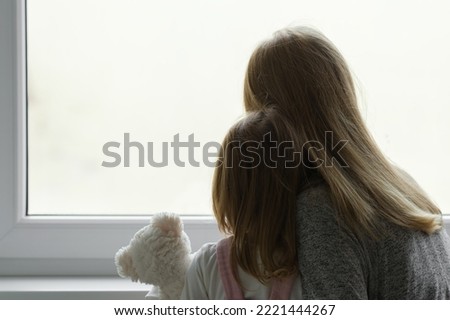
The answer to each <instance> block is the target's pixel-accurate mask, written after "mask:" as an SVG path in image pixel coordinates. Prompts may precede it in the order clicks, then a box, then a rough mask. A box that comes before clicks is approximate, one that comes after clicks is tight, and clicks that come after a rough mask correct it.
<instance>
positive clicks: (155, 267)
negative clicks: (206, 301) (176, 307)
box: [115, 213, 193, 299]
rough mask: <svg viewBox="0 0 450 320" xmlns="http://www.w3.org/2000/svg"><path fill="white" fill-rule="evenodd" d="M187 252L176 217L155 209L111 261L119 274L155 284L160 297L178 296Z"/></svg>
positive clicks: (189, 257) (186, 241)
mask: <svg viewBox="0 0 450 320" xmlns="http://www.w3.org/2000/svg"><path fill="white" fill-rule="evenodd" d="M190 253H191V243H190V240H189V237H188V236H187V235H186V233H185V232H184V231H183V223H182V222H181V219H180V217H179V216H177V215H176V214H172V213H159V214H157V215H155V216H154V217H153V219H152V220H151V221H150V224H149V225H148V226H146V227H144V228H142V229H141V230H139V231H138V232H136V234H135V235H134V237H133V238H132V239H131V241H130V244H129V245H128V246H126V247H123V248H121V249H120V250H119V251H118V252H117V253H116V256H115V263H116V266H117V272H118V273H119V275H120V276H121V277H123V278H127V277H130V278H131V280H132V281H135V282H136V281H139V282H142V283H147V284H151V285H154V286H157V287H158V288H159V294H158V297H159V298H160V299H179V298H180V295H181V291H182V290H183V286H184V279H185V276H186V271H187V269H188V268H189V265H190V264H191V262H192V257H193V254H190ZM149 294H150V295H155V292H154V291H153V292H151V293H149Z"/></svg>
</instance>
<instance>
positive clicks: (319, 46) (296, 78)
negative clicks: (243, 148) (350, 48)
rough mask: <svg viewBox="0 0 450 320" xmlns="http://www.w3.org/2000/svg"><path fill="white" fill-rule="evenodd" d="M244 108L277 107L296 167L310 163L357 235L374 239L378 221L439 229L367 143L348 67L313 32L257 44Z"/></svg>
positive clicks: (430, 209) (421, 199) (421, 196)
mask: <svg viewBox="0 0 450 320" xmlns="http://www.w3.org/2000/svg"><path fill="white" fill-rule="evenodd" d="M244 103H245V107H246V110H247V111H255V110H264V109H265V108H267V107H268V106H276V107H277V108H278V109H279V110H280V112H282V113H283V114H284V115H285V116H286V118H287V119H289V122H290V123H291V126H292V127H293V128H294V131H295V132H294V133H293V138H292V139H293V140H294V141H295V146H296V150H297V151H301V152H302V153H303V157H304V159H303V160H304V161H303V164H305V163H313V164H315V167H314V170H315V171H317V172H318V173H319V174H320V175H321V176H322V177H323V179H324V180H325V181H326V183H327V184H328V185H329V187H330V189H331V195H332V199H333V201H334V203H335V205H336V207H337V211H338V214H339V218H340V219H341V220H343V221H345V222H346V225H347V226H348V227H349V228H350V229H352V230H353V231H355V232H356V233H358V234H362V235H364V234H369V235H371V236H374V237H376V236H377V234H379V233H380V231H381V230H380V224H379V223H378V221H379V219H380V218H384V219H387V220H388V221H390V222H393V223H395V224H397V225H400V226H403V227H407V228H412V229H418V230H422V231H425V232H428V233H431V232H434V231H436V230H438V229H439V228H440V225H441V219H440V215H436V214H438V213H440V211H439V209H438V208H437V207H436V205H435V204H434V203H433V202H432V201H430V200H429V199H428V197H427V195H426V194H425V193H424V192H423V190H421V189H420V187H418V186H417V185H416V184H415V183H412V182H411V181H410V179H409V178H407V177H405V176H404V175H403V174H402V173H400V172H399V170H397V169H396V168H395V167H394V166H393V165H392V164H391V163H390V162H389V161H388V160H387V159H386V158H385V156H384V155H383V154H382V152H381V151H380V149H379V148H378V146H377V145H376V143H375V141H374V140H373V138H372V137H371V135H370V133H369V132H368V130H367V128H366V125H365V123H364V121H363V119H362V117H361V114H360V111H359V108H358V104H357V98H356V94H355V89H354V84H353V81H352V77H351V73H350V71H349V68H348V66H347V64H346V62H345V60H344V58H343V57H342V55H341V54H340V52H339V51H338V50H337V49H336V47H335V46H334V45H333V44H332V43H331V41H330V40H328V39H327V38H326V37H325V36H324V35H322V34H321V33H320V32H318V31H316V30H313V29H311V28H307V27H296V28H288V29H283V30H281V31H278V32H276V33H275V34H274V35H273V37H272V38H270V39H268V40H266V41H264V42H262V43H261V44H260V45H259V46H258V47H257V48H256V50H255V51H254V53H253V55H252V56H251V58H250V61H249V64H248V68H247V73H246V77H245V83H244ZM337 147H339V148H337ZM306 155H307V157H308V159H305V156H306ZM306 160H308V161H309V162H308V161H306Z"/></svg>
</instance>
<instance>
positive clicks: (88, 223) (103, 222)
mask: <svg viewBox="0 0 450 320" xmlns="http://www.w3.org/2000/svg"><path fill="white" fill-rule="evenodd" d="M25 6H26V1H25V0H4V1H1V2H0V152H1V157H0V275H19V276H21V275H67V276H72V275H81V276H82V275H115V274H116V269H115V266H114V254H115V252H116V251H117V250H118V249H119V248H120V247H122V246H125V245H127V244H128V242H129V241H130V239H131V237H132V236H133V234H134V233H135V232H136V231H137V230H138V229H140V228H142V227H143V226H145V225H147V224H148V221H149V219H150V217H142V216H136V217H100V216H93V217H85V216H83V217H82V216H80V217H76V216H70V217H64V216H47V217H42V216H27V197H26V189H27V176H26V170H27V150H26V146H27V141H26V94H27V93H26V32H25V31H26V17H25ZM183 221H184V225H185V231H186V233H187V234H188V235H189V237H190V239H191V244H192V248H193V249H194V250H196V249H197V248H199V247H200V246H201V245H202V244H203V243H206V242H208V241H216V240H217V239H219V238H220V233H219V231H218V229H217V224H216V222H215V220H214V218H213V217H212V216H211V217H208V216H204V217H184V218H183Z"/></svg>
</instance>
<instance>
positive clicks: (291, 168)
mask: <svg viewBox="0 0 450 320" xmlns="http://www.w3.org/2000/svg"><path fill="white" fill-rule="evenodd" d="M291 133H292V129H291V128H290V126H289V124H288V121H286V119H285V117H284V116H283V115H282V114H280V113H279V112H278V111H277V110H276V109H273V108H267V109H265V110H260V111H256V112H250V113H248V114H247V115H246V116H245V117H244V118H243V119H242V120H241V121H239V122H238V123H237V124H236V125H234V126H233V127H232V128H231V129H230V130H229V132H228V134H227V135H226V137H225V139H224V141H223V144H222V150H221V152H220V154H219V158H218V163H217V167H216V171H215V175H214V182H213V209H214V213H215V216H216V219H217V221H218V224H219V227H220V228H221V229H222V230H223V231H225V232H227V233H230V234H232V235H233V242H232V261H233V263H234V266H235V267H236V266H237V265H239V266H240V267H241V268H243V269H244V270H245V271H247V272H249V273H250V274H252V275H254V276H255V277H256V278H258V279H259V280H260V281H262V282H265V281H268V280H269V279H270V278H272V277H279V276H286V275H288V274H291V273H293V272H295V269H296V265H297V261H296V250H295V211H296V196H297V193H298V187H299V181H300V179H299V177H298V175H299V170H300V166H299V161H300V159H299V155H298V154H297V153H295V152H294V150H293V149H294V148H293V146H292V139H291V138H290V135H291ZM261 263H262V266H263V268H260V267H259V266H260V265H261Z"/></svg>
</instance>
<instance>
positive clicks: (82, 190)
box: [27, 0, 450, 214]
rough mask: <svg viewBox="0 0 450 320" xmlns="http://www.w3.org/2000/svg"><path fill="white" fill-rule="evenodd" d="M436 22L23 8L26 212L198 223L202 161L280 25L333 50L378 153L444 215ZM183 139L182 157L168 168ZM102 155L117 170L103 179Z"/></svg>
mask: <svg viewBox="0 0 450 320" xmlns="http://www.w3.org/2000/svg"><path fill="white" fill-rule="evenodd" d="M447 12H449V6H448V4H447V2H446V1H435V2H433V5H432V6H431V5H429V4H427V3H426V2H420V3H419V2H411V1H406V0H405V1H396V2H392V1H377V2H373V3H371V4H368V3H367V2H358V1H332V0H328V1H299V0H292V1H286V0H284V1H259V0H249V1H230V0H229V1H210V0H203V1H200V0H193V1H182V0H169V1H148V0H131V1H119V0H30V1H27V30H28V33H27V63H28V139H29V140H28V156H29V158H28V166H29V167H28V168H29V176H28V181H29V193H28V201H29V213H30V214H149V213H154V212H159V211H174V212H178V213H181V214H210V213H211V200H210V185H211V177H212V172H213V168H212V167H211V164H210V163H209V165H208V162H213V161H214V160H215V158H214V157H212V156H211V157H209V158H205V157H206V155H207V154H206V153H205V152H204V151H205V150H203V148H204V147H205V145H206V147H210V148H209V151H210V152H211V153H213V151H214V150H215V149H214V147H213V144H211V143H210V142H220V141H221V140H222V138H223V136H224V134H225V132H226V131H227V129H228V128H229V126H230V125H231V124H232V123H233V122H234V121H235V120H236V119H237V118H238V117H239V116H240V114H241V113H242V111H243V107H242V97H241V96H242V84H243V76H244V72H245V67H246V63H247V61H248V58H249V56H250V54H251V52H252V50H253V48H254V47H255V45H256V44H257V43H258V41H260V40H262V39H264V38H266V37H267V36H269V35H270V34H271V33H272V32H273V31H275V30H277V29H279V28H282V27H285V26H288V25H290V24H291V25H295V24H307V25H312V26H315V27H318V28H319V29H320V30H321V31H323V32H324V33H325V34H326V35H327V36H328V37H329V38H330V39H331V40H332V41H333V42H334V43H335V44H336V45H337V46H338V48H340V50H341V51H342V53H343V54H344V56H345V57H346V59H347V60H348V62H349V64H350V66H351V68H352V70H353V71H354V73H355V75H356V76H357V79H358V80H357V82H358V86H359V90H360V92H361V101H362V106H361V107H362V111H363V114H364V116H365V118H366V119H367V123H368V125H369V127H370V128H371V130H372V133H373V135H374V137H375V138H376V140H377V141H378V142H379V144H380V146H381V148H382V149H383V151H385V153H386V154H387V155H388V156H389V157H390V158H391V159H392V160H393V161H394V162H396V163H397V164H399V165H400V166H401V167H403V168H404V169H406V170H407V171H408V172H410V173H411V174H412V175H413V177H414V178H416V180H418V182H419V183H420V184H421V185H422V186H423V187H424V189H425V190H426V191H427V192H428V193H429V194H430V195H431V197H432V198H433V199H434V200H435V201H436V202H437V203H438V205H440V207H441V208H442V209H443V210H444V211H446V212H450V198H449V197H448V196H446V195H447V189H448V188H446V184H447V183H448V181H450V170H448V169H446V159H448V158H449V156H450V144H449V143H448V142H447V139H448V138H449V137H450V126H449V125H448V120H449V119H450V95H449V94H448V75H449V74H450V60H449V59H448V57H449V56H450V45H449V42H448V41H447V39H450V22H449V21H450V20H448V19H447V17H446V13H447ZM190 135H192V136H191V139H192V140H191V144H190V145H191V146H192V148H191V150H192V154H191V157H189V150H188V149H189V148H188V147H181V148H179V150H180V154H179V155H178V157H177V155H176V154H174V153H175V149H176V139H177V137H178V139H179V141H180V142H188V141H189V136H190ZM127 140H129V141H130V142H138V143H140V144H141V145H142V150H141V151H143V152H144V153H145V154H144V153H143V154H142V155H143V156H145V157H144V160H145V164H144V166H143V167H139V160H140V159H139V154H138V153H139V148H141V147H136V146H132V147H131V149H130V155H129V156H130V159H131V160H130V163H129V167H126V166H125V165H126V161H125V160H126V159H125V158H126V157H125V156H126V154H125V149H126V148H125V149H124V144H125V145H126V144H127V143H126V142H127ZM192 141H195V142H196V143H197V144H192ZM173 142H175V145H172V144H171V143H173ZM108 143H109V144H108ZM115 143H120V147H119V148H115V146H116V145H117V144H115ZM148 143H150V145H151V146H152V147H153V153H151V155H150V157H151V159H152V160H154V161H156V162H160V161H161V160H162V159H163V156H164V154H163V153H164V152H163V150H164V146H165V144H164V143H167V161H168V162H167V165H166V166H163V167H155V166H154V165H153V166H152V165H150V164H149V163H148V158H149V156H148V153H149V150H150V148H149V144H148ZM105 144H106V146H107V149H108V150H109V151H110V153H109V155H107V154H105V153H104V147H105ZM197 145H198V146H197ZM111 152H114V154H117V155H119V156H120V160H121V161H120V164H119V165H118V166H116V167H105V166H102V163H103V162H105V161H106V162H108V163H111V162H113V161H114V160H115V158H113V157H112V156H111ZM178 158H179V159H178ZM189 158H191V159H189ZM177 160H180V161H182V162H184V163H185V167H181V166H180V165H179V162H180V161H177ZM189 160H191V161H189ZM194 161H195V162H194ZM177 162H178V165H177ZM197 162H198V167H197V166H196V164H197Z"/></svg>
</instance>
